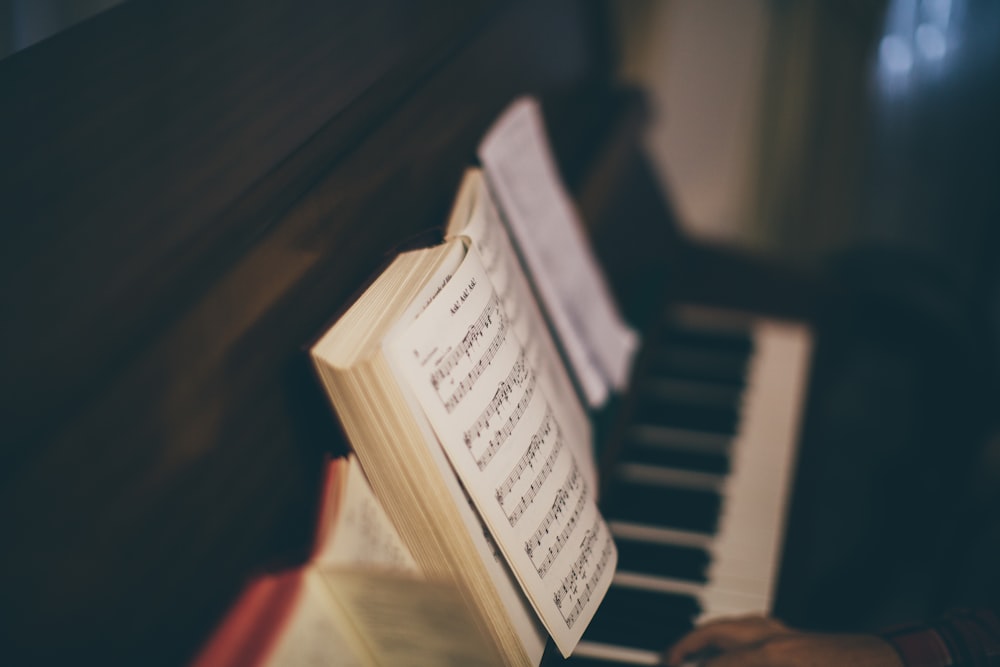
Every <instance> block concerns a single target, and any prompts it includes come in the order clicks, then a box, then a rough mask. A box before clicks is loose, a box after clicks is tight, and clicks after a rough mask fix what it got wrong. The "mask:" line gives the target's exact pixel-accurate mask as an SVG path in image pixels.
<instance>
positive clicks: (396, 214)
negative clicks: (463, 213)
mask: <svg viewBox="0 0 1000 667" xmlns="http://www.w3.org/2000/svg"><path fill="white" fill-rule="evenodd" d="M602 19H603V14H602V9H601V7H600V6H599V5H596V4H589V3H574V2H566V1H562V0H553V1H552V2H545V3H537V2H520V3H514V4H507V3H503V4H502V5H501V4H499V3H490V2H473V3H457V4H456V3H444V2H424V3H408V2H391V3H382V4H380V5H379V6H378V7H372V6H369V4H368V3H353V2H348V3H308V2H290V3H279V4H274V3H263V2H251V3H236V2H209V3H205V2H164V1H151V2H132V3H127V4H125V5H122V6H120V7H119V8H116V9H114V10H112V11H110V12H108V13H106V14H103V15H101V16H98V17H97V18H95V19H93V20H91V21H89V22H86V23H84V24H82V25H80V26H78V27H77V28H74V29H72V30H70V31H69V32H67V33H64V34H63V35H60V36H58V37H56V38H54V39H52V40H50V41H48V42H43V43H41V44H40V45H38V46H36V47H33V48H30V49H28V50H26V51H24V52H21V53H19V54H17V55H15V56H13V57H12V58H9V59H7V60H5V61H3V62H0V90H2V91H3V95H4V100H5V103H4V105H2V109H0V127H2V130H0V132H2V134H0V155H2V163H0V216H2V218H3V225H2V228H0V275H2V278H0V294H2V297H0V302H2V305H3V313H4V324H3V327H2V328H0V349H2V350H3V352H2V355H3V361H2V365H0V367H2V368H3V373H2V380H0V399H2V400H0V405H2V407H0V410H2V418H3V424H4V429H3V443H2V448H0V452H2V459H0V460H2V463H3V466H2V472H0V475H2V477H0V480H2V481H0V507H2V509H0V525H2V526H3V548H2V549H0V553H2V556H0V566H2V572H3V575H2V576H3V582H2V588H3V591H4V593H3V595H2V596H0V597H2V602H0V614H2V618H0V628H2V629H0V633H2V639H3V642H2V643H3V646H4V649H3V650H4V652H5V654H6V653H8V648H9V650H10V651H12V652H13V654H14V655H17V656H19V657H34V658H41V659H45V660H46V661H51V660H56V659H61V660H70V659H72V660H74V661H79V660H81V659H82V660H83V661H84V662H92V661H94V660H98V661H101V662H106V663H129V664H157V663H166V664H175V663H177V662H182V661H183V660H185V659H186V657H188V656H190V655H191V653H192V651H193V650H194V649H195V648H196V647H197V645H198V643H199V642H200V641H201V640H202V638H203V637H204V636H205V635H206V633H207V632H208V631H209V630H210V629H211V627H212V624H213V623H214V621H215V620H216V619H217V618H218V617H219V615H220V614H221V613H222V611H223V610H224V609H225V607H226V605H227V604H228V603H229V602H230V601H231V600H232V598H233V596H234V595H235V593H236V592H237V590H238V589H239V587H240V585H241V583H242V582H243V581H244V579H245V577H246V576H247V575H248V574H250V573H252V572H253V571H254V570H255V569H257V568H260V567H263V566H265V565H267V564H269V563H273V562H276V561H282V560H286V559H291V558H295V557H296V556H297V555H298V556H301V554H302V553H303V552H304V550H305V549H306V548H307V546H308V540H309V535H310V530H311V521H312V518H313V516H312V515H313V503H314V502H315V498H314V496H315V490H316V482H317V472H318V466H317V463H318V461H319V457H320V455H321V451H322V450H324V449H334V450H336V449H338V448H340V447H342V443H341V442H340V440H339V436H338V434H337V430H336V428H335V426H334V424H333V420H332V418H331V416H330V414H329V411H328V409H327V408H326V407H325V405H324V401H323V399H322V395H321V392H320V391H319V390H318V388H317V386H316V384H315V382H314V381H313V379H312V377H311V374H310V373H309V370H308V368H307V365H306V360H305V354H304V351H303V350H304V346H306V345H307V344H308V342H309V341H310V339H311V338H312V337H313V336H315V335H317V334H318V333H319V332H321V331H322V329H323V327H324V324H325V323H326V322H327V321H328V320H329V318H330V317H331V316H332V315H333V314H334V313H335V312H336V311H337V310H338V309H339V308H340V307H342V306H343V304H344V303H345V301H346V300H347V299H348V297H349V296H350V295H351V294H352V293H353V292H354V291H355V290H357V289H358V288H359V287H360V286H361V285H362V283H363V282H364V280H365V279H366V277H367V276H368V275H369V274H370V273H371V272H372V271H373V270H374V269H375V268H376V267H377V266H378V265H379V263H380V262H381V261H382V260H383V257H384V256H385V253H386V252H388V251H389V250H390V249H391V248H392V247H393V246H394V245H395V244H397V243H399V242H401V241H404V240H405V239H407V238H408V237H410V236H412V235H413V234H415V233H417V232H419V231H421V230H423V229H426V228H428V227H431V226H435V225H439V224H441V222H442V221H443V219H444V216H445V213H446V211H447V208H448V206H449V204H450V200H451V197H452V195H453V193H454V189H455V187H456V185H457V183H458V179H459V176H460V174H461V171H462V169H463V168H464V167H465V166H466V165H467V164H469V163H470V162H471V161H472V159H473V157H474V147H475V145H476V143H477V141H478V139H479V137H480V135H481V134H482V132H483V130H484V129H485V128H486V127H487V125H488V124H489V123H490V122H491V121H492V119H493V118H494V117H495V116H496V114H497V113H498V112H499V111H500V110H501V109H502V108H503V106H504V105H505V104H506V103H507V102H509V101H510V99H512V98H513V97H514V96H515V95H517V94H519V93H522V92H538V93H543V94H546V95H550V94H557V95H558V96H559V97H562V98H563V99H567V100H570V101H569V102H566V103H564V104H563V105H562V106H561V107H558V105H556V106H557V107H558V108H559V109H561V111H560V112H559V113H557V114H556V115H555V116H553V117H551V118H550V120H551V121H552V122H553V123H554V125H555V126H556V127H557V128H558V132H559V133H560V134H561V135H563V136H564V137H565V138H564V140H563V142H562V143H563V145H566V146H577V147H578V148H577V151H578V152H577V153H576V155H578V156H580V157H578V158H571V159H572V160H583V159H585V158H586V156H587V154H588V153H589V150H584V149H582V148H579V147H582V146H584V145H585V144H586V143H587V142H592V143H595V144H597V143H600V140H601V137H602V133H601V130H600V128H597V127H595V125H594V124H595V123H597V122H603V120H604V119H606V117H607V116H608V114H606V113H604V112H601V113H591V112H589V111H587V110H588V109H592V108H596V107H602V106H606V105H608V104H611V102H609V100H610V99H611V98H609V97H608V96H607V95H606V94H602V93H601V92H600V91H606V90H607V84H608V80H607V75H608V72H609V71H610V63H609V61H608V52H607V46H608V45H607V42H606V34H605V30H606V26H603V25H601V20H602ZM594 91H597V92H594ZM560 114H561V115H560ZM570 154H571V155H572V154H573V153H572V151H570ZM580 171H581V172H582V171H586V170H585V169H580Z"/></svg>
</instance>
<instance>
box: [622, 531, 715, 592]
mask: <svg viewBox="0 0 1000 667" xmlns="http://www.w3.org/2000/svg"><path fill="white" fill-rule="evenodd" d="M615 544H616V545H617V547H618V571H620V572H637V573H640V574H652V575H655V576H659V577H670V578H672V579H684V580H688V581H696V582H706V581H708V576H707V572H708V565H709V563H710V562H711V556H710V555H709V553H708V551H706V550H705V549H701V548H699V547H685V546H678V545H674V544H658V543H656V542H646V541H641V540H631V539H625V538H620V537H619V538H616V539H615Z"/></svg>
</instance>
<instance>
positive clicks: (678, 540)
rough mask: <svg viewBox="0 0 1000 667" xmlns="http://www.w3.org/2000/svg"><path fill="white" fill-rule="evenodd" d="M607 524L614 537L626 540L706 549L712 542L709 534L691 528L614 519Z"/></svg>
mask: <svg viewBox="0 0 1000 667" xmlns="http://www.w3.org/2000/svg"><path fill="white" fill-rule="evenodd" d="M608 525H609V526H610V528H611V533H612V534H613V535H614V536H615V537H620V538H622V539H626V540H636V541H640V542H653V543H656V544H670V545H673V546H678V547H697V548H701V549H708V548H709V547H710V546H711V544H712V536H711V535H708V534H707V533H697V532H694V531H691V530H679V529H675V528H661V527H660V526H647V525H644V524H641V523H632V522H631V521H616V520H612V521H609V522H608Z"/></svg>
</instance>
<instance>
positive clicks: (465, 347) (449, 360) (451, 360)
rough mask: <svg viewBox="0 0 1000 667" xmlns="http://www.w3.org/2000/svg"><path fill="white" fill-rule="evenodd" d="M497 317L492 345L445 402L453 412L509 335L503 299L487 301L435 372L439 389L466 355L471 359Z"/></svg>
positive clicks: (445, 407) (494, 297) (448, 409)
mask: <svg viewBox="0 0 1000 667" xmlns="http://www.w3.org/2000/svg"><path fill="white" fill-rule="evenodd" d="M494 318H495V319H496V320H497V332H496V335H495V336H494V337H493V340H492V341H491V342H490V344H489V347H487V348H486V351H485V352H484V353H483V356H482V357H480V358H479V360H478V361H477V362H476V364H475V365H474V366H473V367H472V368H471V369H470V370H469V372H468V374H467V375H466V376H465V378H464V379H463V380H462V381H461V382H459V383H458V386H457V387H456V388H455V391H454V392H453V393H452V395H451V396H450V397H449V398H448V400H446V401H445V402H444V409H445V411H446V412H448V413H449V414H450V413H451V412H453V411H454V410H455V408H456V407H458V405H459V403H461V402H462V399H463V398H464V397H465V395H466V394H468V393H469V392H470V391H471V390H472V388H473V387H474V386H475V385H476V380H478V379H479V376H480V375H482V374H483V371H484V370H486V369H487V368H488V367H489V365H490V364H491V363H492V362H493V357H494V356H496V353H497V351H498V350H499V349H500V347H501V346H502V345H503V342H504V340H506V338H507V319H506V315H505V314H504V311H503V308H501V307H500V298H499V297H498V296H497V295H496V294H495V293H494V294H493V296H492V298H491V299H490V301H489V303H487V304H486V307H485V308H484V309H483V312H482V313H481V314H480V316H479V318H478V319H477V320H476V321H475V323H473V324H472V325H471V326H470V327H469V329H468V331H467V332H466V334H465V336H464V337H463V338H462V341H461V342H460V343H459V344H458V345H457V346H456V347H455V348H454V349H452V350H451V351H449V352H448V354H447V355H446V356H445V357H444V358H443V359H442V360H441V361H440V362H439V363H438V364H437V365H436V366H435V369H434V371H433V372H432V373H431V378H430V380H431V385H432V386H433V387H434V389H435V391H437V390H438V389H439V387H440V385H441V383H442V381H443V380H445V379H446V378H447V377H448V376H450V375H451V374H452V372H453V371H454V370H455V368H456V367H457V366H458V364H459V362H460V361H461V359H462V357H468V358H470V359H471V356H472V348H473V346H474V345H475V344H476V343H477V342H478V341H479V340H480V339H481V338H482V337H483V336H485V335H486V331H487V329H489V327H490V326H491V325H492V324H493V320H494Z"/></svg>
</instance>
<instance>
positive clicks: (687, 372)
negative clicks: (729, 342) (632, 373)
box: [647, 347, 749, 389]
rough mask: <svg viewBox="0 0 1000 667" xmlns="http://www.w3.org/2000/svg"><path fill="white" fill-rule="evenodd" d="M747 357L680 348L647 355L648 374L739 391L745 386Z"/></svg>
mask: <svg viewBox="0 0 1000 667" xmlns="http://www.w3.org/2000/svg"><path fill="white" fill-rule="evenodd" d="M748 359H749V357H745V356H743V355H741V354H733V353H728V352H722V353H720V352H712V351H704V350H698V349H688V348H683V347H675V348H663V349H657V350H654V351H653V352H651V353H650V356H649V363H648V366H647V373H648V375H649V377H653V378H673V379H678V380H697V381H708V382H718V383H720V384H724V385H726V386H730V387H733V388H734V389H739V388H740V387H743V386H744V385H745V384H746V369H747V361H748Z"/></svg>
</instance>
